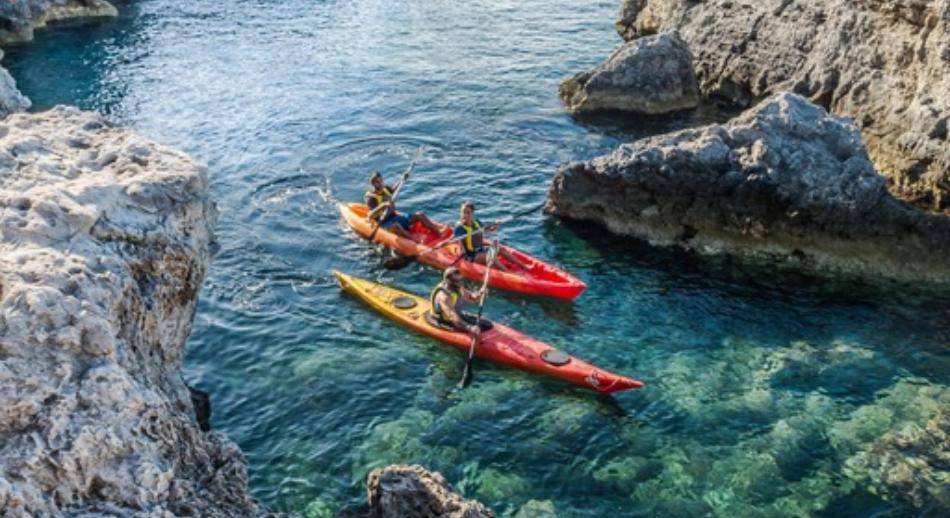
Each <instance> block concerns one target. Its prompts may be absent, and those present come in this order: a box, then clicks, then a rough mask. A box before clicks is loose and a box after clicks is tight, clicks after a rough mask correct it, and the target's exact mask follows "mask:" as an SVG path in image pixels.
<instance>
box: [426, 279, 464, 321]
mask: <svg viewBox="0 0 950 518" xmlns="http://www.w3.org/2000/svg"><path fill="white" fill-rule="evenodd" d="M440 291H444V292H445V293H447V294H448V296H449V299H450V300H451V301H452V307H453V308H455V312H456V313H458V312H459V307H458V303H459V299H460V298H461V296H462V292H461V290H458V291H453V290H450V289H449V288H448V287H447V286H446V285H445V283H444V282H440V283H439V284H436V285H435V288H433V290H432V293H431V294H430V295H429V303H431V304H432V314H433V315H435V317H436V318H438V319H439V320H446V318H445V314H443V313H442V306H440V305H439V304H438V303H436V300H435V297H436V296H437V295H438V294H439V292H440Z"/></svg>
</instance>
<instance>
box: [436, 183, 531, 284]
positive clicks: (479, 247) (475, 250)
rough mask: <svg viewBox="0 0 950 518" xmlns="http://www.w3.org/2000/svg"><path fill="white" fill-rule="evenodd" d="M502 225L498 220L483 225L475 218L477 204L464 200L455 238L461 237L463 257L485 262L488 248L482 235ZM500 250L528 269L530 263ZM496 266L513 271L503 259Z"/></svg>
mask: <svg viewBox="0 0 950 518" xmlns="http://www.w3.org/2000/svg"><path fill="white" fill-rule="evenodd" d="M500 226H501V223H500V222H497V221H496V222H494V223H492V224H490V225H482V223H481V222H480V221H478V220H477V219H475V204H473V203H472V202H470V201H466V202H463V203H462V206H461V207H460V208H459V222H458V224H457V225H456V226H455V232H454V238H455V239H459V240H460V242H461V244H462V259H465V260H466V261H468V262H472V263H478V264H485V262H486V260H487V256H488V254H487V252H488V249H487V248H486V247H485V240H484V239H483V237H482V235H483V234H484V233H485V232H495V231H496V230H498V228H499V227H500ZM498 252H499V254H500V255H501V256H502V257H504V258H505V259H506V260H508V261H509V262H510V263H512V264H514V265H516V266H518V268H520V269H522V270H527V269H528V265H526V264H524V263H523V262H522V261H520V260H519V259H518V258H517V257H515V256H514V255H512V254H511V253H510V252H508V251H507V250H505V249H504V248H499V250H498ZM495 268H497V269H499V270H501V271H505V272H510V271H511V268H509V267H508V266H507V265H505V264H504V263H502V262H501V261H497V262H496V263H495Z"/></svg>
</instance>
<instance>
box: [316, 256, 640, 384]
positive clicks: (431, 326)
mask: <svg viewBox="0 0 950 518" xmlns="http://www.w3.org/2000/svg"><path fill="white" fill-rule="evenodd" d="M333 275H334V276H336V279H337V281H338V282H339V283H340V286H341V287H342V288H343V289H344V290H346V291H347V292H348V293H351V294H353V295H355V296H356V297H358V298H359V299H361V300H362V301H363V302H365V303H366V304H368V305H370V306H371V307H372V308H373V309H375V310H376V311H379V312H380V313H382V314H383V315H385V316H386V317H388V318H390V319H392V320H394V321H396V322H398V323H399V324H402V325H403V326H406V327H408V328H409V329H412V330H413V331H416V332H418V333H422V334H424V335H427V336H431V337H433V338H435V339H437V340H440V341H442V342H445V343H447V344H449V345H451V346H453V347H455V348H456V349H459V350H460V351H464V352H466V353H467V352H468V348H469V346H470V345H471V340H472V339H471V337H470V336H469V335H468V334H466V333H460V332H458V331H454V330H451V329H446V328H444V327H441V326H439V325H438V324H437V323H436V322H433V321H432V320H431V319H430V318H427V315H428V312H429V309H430V308H431V305H430V303H429V301H428V300H427V299H425V298H422V297H417V296H415V295H413V294H411V293H406V292H404V291H400V290H397V289H394V288H390V287H388V286H384V285H382V284H378V283H375V282H373V281H369V280H366V279H360V278H357V277H352V276H349V275H346V274H344V273H340V272H337V271H334V272H333ZM475 356H476V357H478V358H484V359H486V360H490V361H493V362H495V363H500V364H502V365H507V366H509V367H514V368H516V369H521V370H523V371H528V372H533V373H535V374H541V375H544V376H548V377H551V378H557V379H560V380H563V381H566V382H568V383H573V384H574V385H578V386H581V387H584V388H586V389H591V390H595V391H597V392H602V393H606V394H610V393H613V392H619V391H621V390H628V389H634V388H640V387H642V386H643V382H641V381H637V380H635V379H631V378H627V377H624V376H621V375H619V374H614V373H612V372H610V371H606V370H603V369H600V368H598V367H596V366H594V365H591V364H589V363H587V362H585V361H584V360H581V359H578V358H575V357H573V356H571V355H569V354H566V353H564V352H562V351H559V350H557V349H555V348H553V347H551V346H550V345H547V344H545V343H543V342H539V341H538V340H535V339H534V338H531V337H529V336H526V335H524V334H522V333H520V332H518V331H516V330H514V329H511V328H510V327H507V326H503V325H501V324H497V323H493V324H492V327H491V329H488V330H485V331H482V333H481V335H480V337H479V340H478V345H477V346H476V347H475Z"/></svg>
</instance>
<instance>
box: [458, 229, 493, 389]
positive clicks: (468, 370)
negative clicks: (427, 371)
mask: <svg viewBox="0 0 950 518" xmlns="http://www.w3.org/2000/svg"><path fill="white" fill-rule="evenodd" d="M497 256H498V245H497V243H496V244H493V245H492V249H491V252H490V253H489V254H488V261H486V263H485V276H484V278H483V279H482V289H481V296H480V297H479V299H478V316H476V317H475V329H476V330H475V334H474V335H473V336H472V344H471V345H470V346H469V347H468V359H466V360H465V368H464V369H463V370H462V380H461V381H459V388H465V385H466V382H467V381H468V380H469V379H471V377H472V358H474V357H475V346H476V345H478V338H479V337H480V336H481V335H482V310H483V309H485V299H486V298H487V297H488V276H489V275H490V274H491V266H492V263H494V262H495V258H496V257H497Z"/></svg>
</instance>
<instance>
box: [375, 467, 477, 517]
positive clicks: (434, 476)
mask: <svg viewBox="0 0 950 518" xmlns="http://www.w3.org/2000/svg"><path fill="white" fill-rule="evenodd" d="M366 492H367V497H368V500H369V512H368V516H371V517H373V518H423V517H431V516H440V517H446V518H487V517H491V516H494V514H492V512H491V511H490V510H489V509H488V508H487V507H485V506H484V505H482V504H480V503H478V502H476V501H474V500H465V499H463V498H462V497H461V496H459V494H458V493H456V492H455V489H453V488H452V486H451V485H449V483H448V482H446V481H445V478H443V477H442V475H441V474H439V473H433V472H430V471H427V470H425V469H424V468H423V467H421V466H405V465H398V464H397V465H392V466H387V467H386V468H382V469H375V470H373V471H372V472H370V474H369V477H367V480H366Z"/></svg>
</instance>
